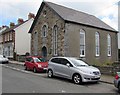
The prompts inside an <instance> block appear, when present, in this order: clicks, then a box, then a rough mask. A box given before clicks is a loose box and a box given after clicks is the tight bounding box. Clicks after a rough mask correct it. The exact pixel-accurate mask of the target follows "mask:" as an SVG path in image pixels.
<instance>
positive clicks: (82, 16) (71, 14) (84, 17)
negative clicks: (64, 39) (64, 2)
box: [29, 2, 117, 33]
mask: <svg viewBox="0 0 120 95" xmlns="http://www.w3.org/2000/svg"><path fill="white" fill-rule="evenodd" d="M44 4H46V5H47V6H49V7H50V8H51V9H52V10H53V11H55V12H56V13H57V14H58V15H59V16H60V17H61V18H62V19H63V20H65V21H66V22H72V23H77V24H82V25H87V26H91V27H96V28H100V29H104V30H109V31H113V32H117V31H116V30H115V29H113V28H112V27H110V26H109V25H107V24H106V23H104V22H103V21H101V20H100V19H98V18H97V17H95V16H93V15H89V14H87V13H84V12H80V11H77V10H74V9H71V8H67V7H64V6H61V5H57V4H54V3H51V2H42V4H41V7H40V9H39V10H38V13H37V15H36V18H35V21H34V22H33V24H32V27H31V29H30V31H29V33H31V32H32V29H33V27H34V25H35V23H36V22H37V19H38V16H39V15H40V12H41V10H42V7H43V6H44Z"/></svg>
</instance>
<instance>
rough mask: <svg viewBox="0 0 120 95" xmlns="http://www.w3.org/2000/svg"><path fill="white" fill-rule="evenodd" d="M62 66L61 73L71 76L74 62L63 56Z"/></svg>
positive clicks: (64, 75) (67, 76) (66, 76)
mask: <svg viewBox="0 0 120 95" xmlns="http://www.w3.org/2000/svg"><path fill="white" fill-rule="evenodd" d="M60 60H61V66H60V69H59V72H60V74H61V75H62V76H63V77H65V78H70V77H71V74H72V67H73V66H72V64H71V63H70V62H69V61H68V60H67V59H64V58H61V59H60ZM67 64H69V66H67Z"/></svg>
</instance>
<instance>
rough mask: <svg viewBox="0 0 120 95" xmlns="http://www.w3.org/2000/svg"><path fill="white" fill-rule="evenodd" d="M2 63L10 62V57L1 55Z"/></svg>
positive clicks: (0, 61) (0, 60)
mask: <svg viewBox="0 0 120 95" xmlns="http://www.w3.org/2000/svg"><path fill="white" fill-rule="evenodd" d="M0 63H2V64H3V63H9V59H8V58H6V57H5V56H3V55H0Z"/></svg>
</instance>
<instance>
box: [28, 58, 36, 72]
mask: <svg viewBox="0 0 120 95" xmlns="http://www.w3.org/2000/svg"><path fill="white" fill-rule="evenodd" d="M34 65H35V63H34V59H33V58H31V60H30V62H29V67H30V69H31V70H33V68H34Z"/></svg>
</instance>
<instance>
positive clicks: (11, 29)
mask: <svg viewBox="0 0 120 95" xmlns="http://www.w3.org/2000/svg"><path fill="white" fill-rule="evenodd" d="M27 21H28V20H26V21H24V22H22V23H20V24H17V25H15V26H13V27H11V28H8V29H6V30H5V31H2V34H4V33H6V32H10V31H14V29H15V28H17V27H18V26H20V25H22V24H24V23H25V22H27Z"/></svg>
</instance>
